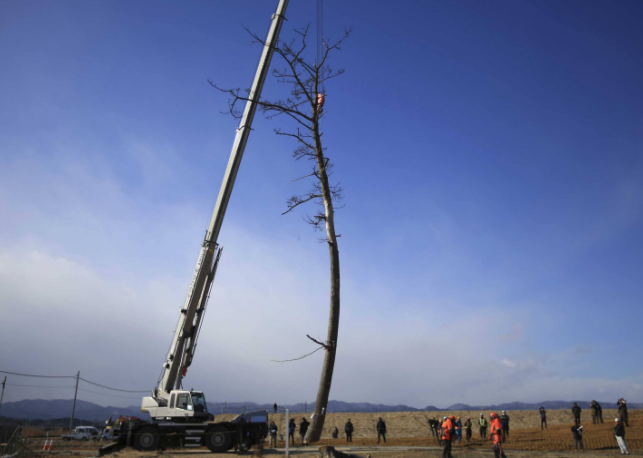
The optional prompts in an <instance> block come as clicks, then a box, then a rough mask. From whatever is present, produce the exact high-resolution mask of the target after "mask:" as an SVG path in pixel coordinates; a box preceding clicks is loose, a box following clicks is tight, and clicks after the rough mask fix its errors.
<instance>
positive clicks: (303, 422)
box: [299, 417, 310, 445]
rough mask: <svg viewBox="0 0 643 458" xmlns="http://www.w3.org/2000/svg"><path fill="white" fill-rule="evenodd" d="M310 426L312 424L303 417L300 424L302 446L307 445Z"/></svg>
mask: <svg viewBox="0 0 643 458" xmlns="http://www.w3.org/2000/svg"><path fill="white" fill-rule="evenodd" d="M308 425H310V422H309V421H308V420H306V418H304V417H302V418H301V422H300V423H299V435H300V436H301V445H306V442H305V441H306V431H308Z"/></svg>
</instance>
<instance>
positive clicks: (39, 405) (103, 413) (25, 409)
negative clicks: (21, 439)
mask: <svg viewBox="0 0 643 458" xmlns="http://www.w3.org/2000/svg"><path fill="white" fill-rule="evenodd" d="M574 402H576V403H577V404H578V405H579V406H580V407H581V408H582V409H588V408H589V405H590V401H543V402H534V403H526V402H509V403H504V404H497V405H486V406H480V405H477V406H471V405H468V404H454V405H451V406H449V407H446V408H438V407H435V406H432V405H429V406H426V407H425V408H423V409H418V408H415V407H410V406H407V405H403V404H402V405H395V406H389V405H385V404H371V403H368V402H345V401H329V402H328V412H329V413H331V412H420V411H447V410H448V411H456V410H458V411H460V410H465V411H478V410H509V411H511V410H537V409H539V408H540V406H543V407H545V409H548V410H557V409H571V407H572V405H573V403H574ZM72 404H73V399H53V400H43V399H23V400H21V401H15V402H7V403H4V404H3V406H2V416H3V417H8V418H14V419H18V420H52V419H58V418H69V417H70V415H71V409H72ZM600 404H601V406H602V407H603V409H607V408H614V407H615V405H616V403H615V402H613V403H609V402H600ZM314 405H315V404H314V403H312V402H311V403H310V404H306V403H298V404H289V405H279V406H278V407H279V411H280V412H283V410H284V409H289V410H290V411H291V412H293V413H295V412H296V413H299V412H312V410H313V407H314ZM628 406H629V408H630V409H641V408H643V403H631V402H630V403H628ZM272 407H273V405H272V404H259V403H255V402H209V403H208V410H209V411H210V412H211V413H213V414H214V415H218V414H222V413H229V414H232V413H242V412H246V411H250V410H261V409H266V410H268V411H269V412H272ZM119 415H123V416H134V417H141V410H140V408H139V407H137V406H128V407H115V406H101V405H98V404H94V403H92V402H88V401H83V400H80V399H78V400H77V401H76V411H75V413H74V417H75V418H82V419H84V420H89V421H91V420H101V421H102V420H106V419H107V418H109V417H112V418H118V416H119Z"/></svg>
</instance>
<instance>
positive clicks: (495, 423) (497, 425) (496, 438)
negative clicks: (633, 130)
mask: <svg viewBox="0 0 643 458" xmlns="http://www.w3.org/2000/svg"><path fill="white" fill-rule="evenodd" d="M490 439H491V440H492V441H493V443H494V444H499V443H500V442H502V423H501V422H500V418H498V417H496V418H494V419H493V420H491V437H490Z"/></svg>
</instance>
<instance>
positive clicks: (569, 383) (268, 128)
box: [0, 0, 643, 406]
mask: <svg viewBox="0 0 643 458" xmlns="http://www.w3.org/2000/svg"><path fill="white" fill-rule="evenodd" d="M276 3H277V2H276V1H274V2H273V1H270V2H269V1H257V0H255V1H251V0H236V1H234V2H231V1H228V2H223V1H210V2H205V1H191V2H180V3H179V2H146V1H142V0H141V1H137V2H121V1H117V2H99V1H95V2H65V1H59V2H55V3H54V2H36V1H29V2H17V1H13V2H3V3H2V4H0V59H1V61H2V66H3V69H4V71H3V72H1V73H0V106H1V107H2V108H1V109H0V126H2V128H1V130H0V220H1V221H2V222H3V224H2V225H0V308H1V309H2V312H3V320H2V323H0V345H2V347H3V348H14V349H15V350H14V351H12V352H9V353H8V352H3V354H2V356H0V362H1V363H2V364H1V366H2V368H4V370H10V371H11V370H13V371H19V372H20V371H22V372H31V373H34V372H35V373H65V374H66V373H75V372H76V371H77V370H79V369H80V370H81V372H82V373H83V374H86V376H87V377H88V378H90V379H94V380H97V381H101V382H102V383H105V384H108V385H111V386H120V387H124V388H129V389H147V388H148V387H149V388H151V387H153V384H154V383H155V381H156V377H157V373H158V370H159V368H160V365H161V364H162V362H163V360H164V357H165V351H166V348H167V345H168V344H169V340H170V338H171V332H172V331H173V328H174V323H175V320H176V316H177V313H178V308H179V307H180V306H181V305H182V301H183V297H184V294H185V292H186V290H187V287H188V283H189V279H190V276H191V272H192V269H193V267H194V263H195V261H196V256H197V254H198V247H199V244H200V242H201V239H202V236H203V232H204V230H205V228H206V227H207V223H208V221H209V217H210V214H211V211H212V208H213V206H214V202H215V200H216V193H217V192H218V189H219V186H220V182H221V178H222V176H223V171H224V167H225V165H226V163H227V158H228V155H229V152H230V147H231V144H232V140H233V138H234V130H235V128H236V122H235V121H234V120H232V119H230V118H229V117H226V116H224V115H221V114H220V113H219V112H220V111H221V110H224V109H225V107H226V103H225V102H226V101H225V97H224V96H223V95H221V94H219V93H217V92H216V91H215V90H214V89H212V88H211V87H210V86H209V85H208V84H207V79H211V80H213V81H215V82H217V83H218V84H220V85H222V86H227V87H241V88H245V87H248V86H250V84H251V79H252V77H253V76H254V71H255V69H256V65H257V61H258V57H259V53H260V48H259V47H258V46H257V45H251V44H250V38H249V36H248V35H247V33H246V31H245V30H244V27H248V28H250V29H251V30H253V31H255V32H257V33H258V34H259V35H264V34H265V33H266V31H267V29H268V25H269V19H270V15H271V14H272V13H273V12H274V9H275V7H276ZM315 6H316V5H315V2H313V1H312V0H306V1H297V0H291V3H290V6H289V10H288V13H287V17H288V22H287V23H286V24H285V26H284V29H283V32H282V38H285V39H290V38H292V37H293V35H294V34H293V32H292V29H293V28H294V27H301V26H303V25H305V24H307V23H311V24H312V27H313V30H312V34H313V37H314V35H315V31H314V27H315V23H316V17H315V10H316V8H315ZM324 12H325V22H324V32H325V34H326V35H327V36H328V37H330V38H331V39H332V38H336V37H338V36H340V34H341V33H342V31H343V30H344V28H345V27H352V28H353V33H352V35H351V37H350V39H349V40H348V41H347V42H346V44H345V45H344V47H343V50H342V51H341V52H339V53H337V54H336V55H335V56H333V61H332V64H333V66H334V67H336V68H345V69H346V73H345V74H344V75H343V76H342V77H341V78H338V79H336V80H333V81H331V82H329V83H328V85H327V87H326V89H327V93H328V95H327V105H326V108H327V113H328V114H327V117H326V118H325V121H324V126H323V129H324V132H325V135H324V141H325V146H327V147H328V155H329V156H330V157H331V159H332V160H333V161H334V163H335V165H336V168H335V176H334V177H335V178H336V179H337V181H339V182H341V184H342V187H343V188H344V191H345V200H344V203H345V204H346V206H345V207H344V208H343V209H341V210H339V211H338V213H337V229H338V232H339V233H341V234H342V237H341V239H340V255H341V266H342V281H343V283H342V320H341V328H340V346H339V350H338V351H339V356H338V362H337V372H336V378H335V381H334V385H333V392H332V393H331V398H333V399H341V400H346V401H368V402H384V403H407V404H409V405H414V406H425V405H428V404H434V405H438V406H443V405H446V404H449V403H454V402H467V403H471V404H480V403H490V402H502V401H513V400H524V401H538V400H545V399H573V398H583V399H590V398H596V399H607V400H609V399H610V397H611V398H614V397H615V396H616V397H620V396H625V397H626V398H628V399H631V400H632V401H642V400H643V396H642V394H643V374H642V373H641V371H640V368H639V367H637V366H636V365H635V364H631V362H632V361H638V360H639V359H640V357H641V350H640V349H641V348H642V346H643V337H642V336H641V332H640V323H641V318H642V315H643V312H642V310H643V309H642V308H641V297H642V296H643V294H642V293H643V286H642V285H641V282H640V278H641V276H642V274H643V261H642V259H643V236H642V235H641V234H642V233H643V231H641V229H642V226H643V213H642V209H643V184H642V183H643V115H642V112H641V106H643V89H642V88H641V84H640V81H641V79H642V77H643V71H642V70H643V64H642V62H643V31H641V28H640V25H639V24H638V18H640V17H641V14H643V6H642V5H641V4H640V2H636V1H622V2H617V3H613V2H612V3H608V2H591V1H590V2H588V1H583V2H580V1H578V2H574V1H568V2H537V1H524V2H513V1H504V2H503V1H496V2H477V1H470V2H467V1H461V2H413V1H400V2H396V3H395V4H394V5H393V6H391V4H390V2H384V1H369V2H339V1H336V0H326V1H325V2H324ZM312 48H314V44H313V46H312ZM280 65H281V63H280V62H279V61H278V59H275V60H274V61H273V68H275V67H276V66H280ZM284 89H285V88H284V87H281V86H280V85H279V84H276V83H275V82H274V81H269V82H268V83H267V84H266V87H265V89H264V96H265V97H267V98H274V97H279V96H281V95H283V93H284V92H283V91H284ZM276 127H288V123H287V122H286V121H283V120H279V119H277V120H266V119H264V118H262V117H261V116H257V118H256V122H255V125H254V129H255V130H254V131H253V133H252V135H251V137H250V141H249V144H248V147H247V150H246V155H245V157H244V162H243V163H242V167H241V172H240V174H239V177H238V179H237V183H236V187H235V190H234V193H233V198H232V201H231V203H230V206H229V208H228V213H227V216H226V221H225V223H224V227H223V230H222V232H221V235H220V238H219V240H220V242H221V244H222V245H224V247H225V250H224V258H223V260H222V264H221V267H220V271H219V275H218V277H217V282H216V284H215V289H214V291H213V300H212V302H211V305H210V307H211V311H210V314H209V315H208V317H207V319H206V322H205V324H204V333H203V337H202V341H201V343H200V347H199V353H198V354H197V357H196V359H195V364H194V365H193V367H192V369H191V373H190V376H191V377H192V380H193V381H194V386H195V387H197V386H198V387H200V388H203V389H204V390H206V392H207V393H208V398H209V399H210V400H229V401H232V400H247V401H266V402H268V401H269V402H272V400H273V399H275V400H277V401H279V402H303V401H304V400H312V399H313V398H314V396H315V392H316V388H317V380H318V376H319V368H320V364H321V358H314V357H311V358H308V359H307V360H305V361H303V362H301V363H293V364H289V365H276V364H275V363H271V362H270V359H284V358H290V357H296V356H299V355H300V354H303V353H307V352H308V351H312V349H314V347H313V348H311V346H310V345H309V342H308V341H307V339H306V338H305V334H307V333H311V334H315V335H319V336H323V335H325V326H326V317H327V302H328V272H327V270H328V255H327V250H326V248H325V247H324V246H323V245H320V244H318V243H317V241H316V239H317V237H318V234H315V233H314V232H312V231H311V230H310V228H309V227H308V226H307V225H306V224H305V223H304V222H303V221H302V220H301V216H303V215H304V214H305V213H303V212H299V213H298V214H289V215H287V216H281V213H282V212H283V211H284V209H285V200H286V199H287V198H288V197H290V196H291V195H292V194H294V193H297V192H301V191H302V190H305V184H304V183H300V182H298V183H297V184H289V182H290V181H291V180H292V179H294V178H297V177H299V176H301V175H304V174H305V173H306V171H307V168H306V166H305V165H303V164H301V163H296V162H294V161H293V160H292V159H291V157H290V151H291V150H292V149H293V145H292V144H291V143H290V142H288V141H287V139H284V138H280V137H276V136H275V135H274V133H273V129H274V128H276ZM215 309H216V310H217V311H216V312H213V310H215ZM25 322H27V323H29V325H28V326H25ZM239 341H242V342H243V345H238V344H237V343H238V342H239ZM342 341H343V342H342ZM106 342H109V344H107V345H106ZM232 343H235V344H234V345H232ZM106 347H107V349H108V350H109V351H107V352H105V350H106ZM70 348H73V349H74V354H75V355H77V356H76V357H70V356H69V354H68V351H69V349H70ZM132 348H134V349H135V351H132ZM104 353H107V355H105V356H102V357H100V358H96V357H95V355H96V354H104ZM115 365H117V366H118V367H122V369H123V370H119V371H114V366H115ZM0 369H1V368H0ZM445 370H448V371H450V372H446V373H445ZM232 374H234V376H233V375H232ZM256 374H259V375H260V379H261V380H253V379H254V378H255V376H256ZM449 374H450V375H451V376H450V377H447V378H448V380H445V375H449ZM365 378H366V379H368V380H369V383H368V388H364V387H363V381H364V379H365ZM239 379H242V380H243V382H240V381H239ZM17 383H27V381H21V382H17ZM499 383H500V384H502V386H503V388H504V390H503V392H502V393H498V392H497V390H494V389H493V388H492V387H495V386H498V384H499ZM427 386H430V387H431V389H427ZM54 391H55V390H50V391H47V390H35V389H31V390H29V389H26V388H25V389H19V388H16V389H15V390H14V391H13V392H11V393H9V392H8V393H7V396H8V398H9V400H15V399H20V398H29V397H31V398H33V397H66V396H67V394H66V393H65V394H64V396H63V393H54ZM87 400H92V401H94V402H99V403H103V404H107V403H112V404H118V403H125V404H127V403H128V402H125V400H123V399H120V398H119V399H112V398H110V397H108V396H107V395H105V396H102V397H101V396H98V397H96V396H94V397H88V398H87ZM136 402H137V401H136V399H133V400H132V402H131V403H136Z"/></svg>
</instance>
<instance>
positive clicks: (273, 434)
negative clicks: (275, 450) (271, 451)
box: [268, 421, 279, 448]
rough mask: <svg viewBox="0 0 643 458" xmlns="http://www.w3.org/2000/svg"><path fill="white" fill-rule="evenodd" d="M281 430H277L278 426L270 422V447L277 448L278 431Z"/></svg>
mask: <svg viewBox="0 0 643 458" xmlns="http://www.w3.org/2000/svg"><path fill="white" fill-rule="evenodd" d="M278 430H279V428H277V425H275V422H274V421H271V422H270V426H269V427H268V432H269V433H270V445H269V447H270V448H272V447H277V431H278Z"/></svg>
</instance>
